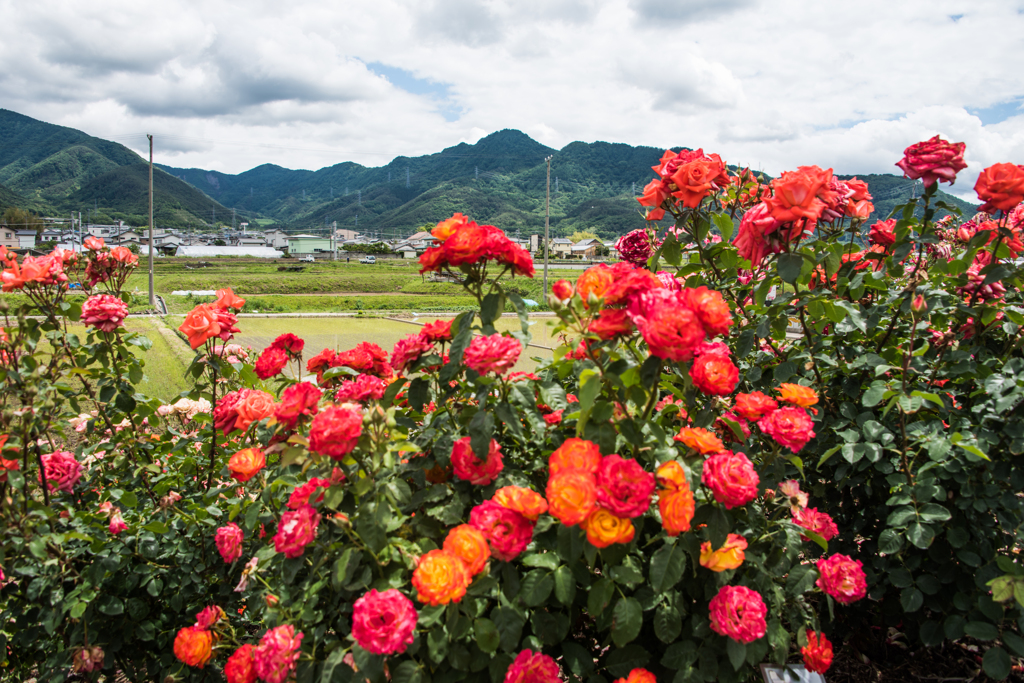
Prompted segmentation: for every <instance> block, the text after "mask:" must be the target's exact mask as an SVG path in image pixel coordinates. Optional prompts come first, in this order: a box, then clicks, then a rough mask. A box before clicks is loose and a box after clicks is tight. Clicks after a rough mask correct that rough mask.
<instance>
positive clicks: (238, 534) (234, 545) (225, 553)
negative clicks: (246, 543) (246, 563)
mask: <svg viewBox="0 0 1024 683" xmlns="http://www.w3.org/2000/svg"><path fill="white" fill-rule="evenodd" d="M214 540H215V541H216V543H217V552H219V553H220V556H221V557H223V558H224V561H225V562H227V563H228V564H231V563H232V562H234V561H235V560H237V559H238V558H240V557H241V556H242V541H243V540H245V534H243V533H242V529H241V528H240V527H239V526H238V525H237V524H235V523H233V522H232V523H230V524H228V525H227V526H222V527H220V528H219V529H217V534H216V537H215V539H214Z"/></svg>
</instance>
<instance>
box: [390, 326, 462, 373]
mask: <svg viewBox="0 0 1024 683" xmlns="http://www.w3.org/2000/svg"><path fill="white" fill-rule="evenodd" d="M451 339H452V321H451V320H436V321H434V322H430V323H427V324H426V325H424V326H423V329H422V330H420V331H419V332H417V333H415V334H410V335H408V336H407V337H405V338H403V339H399V340H398V341H397V342H395V348H394V349H393V350H392V351H391V368H392V369H393V370H394V371H395V372H396V373H398V374H399V375H403V374H405V371H406V370H408V369H409V368H410V367H412V365H413V364H414V363H415V362H416V361H418V360H419V359H420V358H422V357H423V356H425V355H427V354H428V353H431V352H432V351H433V350H434V345H435V344H438V343H440V344H442V345H443V344H444V343H445V342H449V341H451Z"/></svg>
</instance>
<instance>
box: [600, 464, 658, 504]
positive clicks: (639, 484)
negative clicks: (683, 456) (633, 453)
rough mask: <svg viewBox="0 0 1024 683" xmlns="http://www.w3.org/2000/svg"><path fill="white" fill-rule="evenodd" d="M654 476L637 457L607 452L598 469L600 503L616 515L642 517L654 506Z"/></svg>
mask: <svg viewBox="0 0 1024 683" xmlns="http://www.w3.org/2000/svg"><path fill="white" fill-rule="evenodd" d="M654 486H655V481H654V475H653V474H651V473H650V472H645V471H644V468H643V467H641V466H640V463H638V462H637V461H636V460H625V459H623V458H621V457H619V456H618V455H615V454H612V455H606V456H605V457H604V458H602V459H601V465H600V466H599V467H598V469H597V502H598V503H599V504H600V505H601V507H603V508H606V509H607V510H608V511H609V512H611V513H613V514H615V515H616V516H617V517H639V516H640V515H642V514H644V513H645V512H647V509H648V508H649V507H650V506H651V495H652V494H653V493H654Z"/></svg>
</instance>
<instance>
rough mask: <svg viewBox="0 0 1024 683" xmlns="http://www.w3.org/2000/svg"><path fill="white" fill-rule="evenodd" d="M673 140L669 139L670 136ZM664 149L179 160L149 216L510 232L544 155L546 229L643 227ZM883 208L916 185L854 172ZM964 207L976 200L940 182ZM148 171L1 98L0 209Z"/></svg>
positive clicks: (121, 204)
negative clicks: (239, 167) (470, 224)
mask: <svg viewBox="0 0 1024 683" xmlns="http://www.w3.org/2000/svg"><path fill="white" fill-rule="evenodd" d="M674 149H679V147H675V148H674ZM662 152H663V149H662V148H655V147H642V146H641V147H634V146H631V145H626V144H618V143H608V142H593V143H584V142H573V143H570V144H569V145H566V146H565V147H563V148H562V149H560V150H556V149H553V148H551V147H546V146H544V145H542V144H541V143H539V142H537V141H535V140H533V139H532V138H530V137H529V136H527V135H526V134H524V133H521V132H519V131H517V130H502V131H498V132H496V133H493V134H491V135H488V136H486V137H484V138H482V139H481V140H479V141H478V142H476V143H475V144H472V145H471V144H466V143H462V144H459V145H456V146H454V147H448V148H446V149H444V150H442V151H440V152H438V153H435V154H428V155H424V156H419V157H397V158H395V159H394V160H392V161H391V162H390V163H388V164H387V165H385V166H380V167H366V166H361V165H359V164H356V163H353V162H343V163H339V164H335V165H333V166H328V167H325V168H321V169H320V170H317V171H308V170H291V169H287V168H283V167H281V166H276V165H273V164H264V165H262V166H257V167H256V168H253V169H250V170H248V171H245V172H243V173H238V174H228V173H221V172H218V171H213V170H206V169H195V168H176V167H172V166H167V165H163V164H158V165H157V168H156V169H155V171H154V214H155V222H156V223H157V225H158V226H160V227H179V228H184V227H189V226H192V227H196V228H199V229H202V228H203V227H204V226H207V227H208V226H210V225H211V224H221V225H224V224H227V225H231V224H232V220H233V219H234V220H236V221H240V220H248V221H250V222H254V221H256V222H259V223H260V224H261V225H264V226H267V225H276V226H279V227H282V228H285V229H287V230H289V231H298V230H302V231H314V232H315V231H318V230H320V229H323V228H324V227H325V226H327V225H328V224H332V223H336V224H337V226H338V227H339V228H349V229H355V230H357V231H359V232H362V233H364V234H371V235H375V236H380V237H402V236H406V235H408V234H409V233H410V232H411V231H415V230H416V229H417V228H419V227H420V226H423V225H426V224H430V223H435V222H437V221H439V220H442V219H443V218H446V217H448V216H451V215H452V214H453V213H455V212H457V211H458V212H462V213H464V214H466V215H468V216H471V217H472V218H474V219H475V220H477V221H481V222H487V223H493V224H494V225H497V226H499V227H501V228H502V229H504V230H506V231H508V232H510V233H517V232H518V233H520V234H522V235H528V234H532V233H536V232H540V231H542V230H543V227H544V205H545V190H546V163H545V158H546V157H548V156H552V160H551V231H552V235H554V236H558V235H569V234H571V233H573V232H575V231H577V230H590V231H593V232H596V233H597V234H598V235H600V236H601V237H605V238H612V237H615V236H617V235H621V234H623V233H625V232H628V231H630V230H633V229H635V228H638V227H642V226H643V225H644V221H643V219H642V217H641V216H640V213H639V205H638V204H637V202H636V200H635V197H636V196H637V194H639V192H640V191H641V188H642V187H643V186H644V185H645V184H646V183H647V182H648V181H649V180H650V179H651V178H652V177H653V173H652V171H651V166H653V165H654V164H656V163H657V162H658V160H659V159H660V157H661V154H662ZM860 177H861V178H862V179H863V180H865V181H867V183H868V185H869V186H870V188H871V191H872V193H873V194H874V196H875V202H874V203H875V206H876V210H875V215H874V216H873V217H884V216H885V215H887V214H888V213H889V211H890V210H891V209H892V207H893V206H895V205H897V204H899V203H902V202H903V201H905V200H906V199H907V198H908V197H909V196H911V194H912V193H914V192H917V193H920V184H919V183H915V182H914V181H911V180H907V179H905V178H901V177H898V176H895V175H889V174H881V175H867V176H860ZM940 194H943V196H942V199H944V200H945V201H947V202H948V203H950V204H954V205H957V206H959V207H960V208H961V210H963V211H964V213H965V214H968V215H969V214H970V213H972V212H973V211H974V210H975V207H974V205H971V204H969V203H967V202H964V201H961V200H960V199H957V198H955V197H952V196H951V195H946V194H944V193H940ZM147 201H148V169H147V166H146V162H145V160H144V159H143V158H142V157H140V156H139V155H138V154H137V153H135V152H133V151H132V150H130V149H128V148H127V147H125V146H123V145H121V144H118V143H116V142H110V141H107V140H102V139H100V138H96V137H92V136H90V135H87V134H86V133H83V132H81V131H78V130H75V129H73V128H66V127H63V126H56V125H53V124H49V123H45V122H42V121H37V120H35V119H31V118H29V117H27V116H23V115H21V114H17V113H15V112H11V111H6V110H2V109H0V210H2V209H3V208H4V207H5V206H17V207H19V208H26V209H29V210H32V211H34V212H36V213H48V214H60V215H63V214H65V213H68V212H70V211H82V212H83V214H84V215H85V216H86V218H87V220H92V221H93V222H109V221H110V220H112V219H122V220H125V221H126V222H127V223H129V224H132V225H144V224H145V223H146V222H147V220H148V219H147Z"/></svg>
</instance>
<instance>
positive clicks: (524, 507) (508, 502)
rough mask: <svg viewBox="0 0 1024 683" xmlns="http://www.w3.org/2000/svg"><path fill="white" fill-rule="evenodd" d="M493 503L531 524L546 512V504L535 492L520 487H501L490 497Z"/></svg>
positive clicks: (542, 497)
mask: <svg viewBox="0 0 1024 683" xmlns="http://www.w3.org/2000/svg"><path fill="white" fill-rule="evenodd" d="M491 500H493V501H494V502H495V503H497V504H498V505H500V506H502V507H506V508H508V509H509V510H515V511H516V512H518V513H519V514H521V515H522V516H523V517H526V518H527V519H528V520H530V521H531V522H536V521H537V518H538V517H540V516H541V514H543V513H545V512H547V511H548V502H547V501H546V500H544V496H542V495H540V494H539V493H537V492H536V491H531V490H530V489H524V488H522V487H521V486H503V487H501V488H500V489H498V490H497V491H495V492H494V495H493V496H492V497H491Z"/></svg>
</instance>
